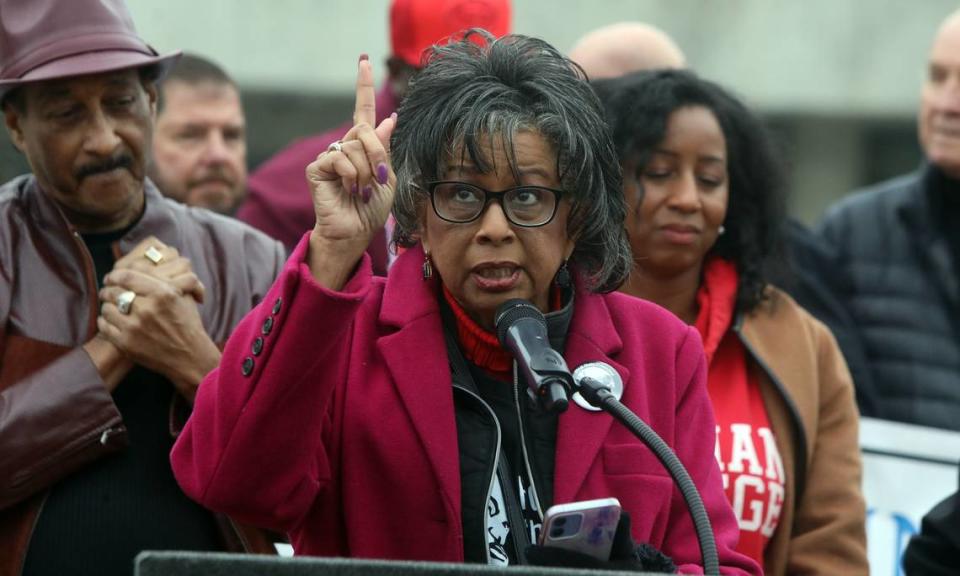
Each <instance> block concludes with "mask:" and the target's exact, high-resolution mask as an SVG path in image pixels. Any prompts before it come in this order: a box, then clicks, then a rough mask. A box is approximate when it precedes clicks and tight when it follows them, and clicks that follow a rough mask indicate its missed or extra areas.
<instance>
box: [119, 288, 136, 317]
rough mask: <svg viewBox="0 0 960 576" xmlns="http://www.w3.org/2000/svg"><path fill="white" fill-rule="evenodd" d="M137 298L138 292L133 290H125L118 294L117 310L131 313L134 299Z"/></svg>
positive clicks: (122, 312)
mask: <svg viewBox="0 0 960 576" xmlns="http://www.w3.org/2000/svg"><path fill="white" fill-rule="evenodd" d="M136 299H137V293H136V292H134V291H132V290H125V291H123V292H121V293H120V295H119V296H117V310H120V313H121V314H129V313H130V307H131V306H133V301H134V300H136Z"/></svg>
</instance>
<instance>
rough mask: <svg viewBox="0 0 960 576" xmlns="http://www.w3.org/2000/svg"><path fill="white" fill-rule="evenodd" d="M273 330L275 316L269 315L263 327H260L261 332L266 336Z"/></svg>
mask: <svg viewBox="0 0 960 576" xmlns="http://www.w3.org/2000/svg"><path fill="white" fill-rule="evenodd" d="M271 330H273V316H267V319H266V320H264V321H263V327H262V328H260V332H262V333H263V335H264V336H266V335H267V334H269V333H270V331H271Z"/></svg>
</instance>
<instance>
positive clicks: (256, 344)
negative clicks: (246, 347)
mask: <svg viewBox="0 0 960 576" xmlns="http://www.w3.org/2000/svg"><path fill="white" fill-rule="evenodd" d="M261 352H263V338H262V337H260V336H257V339H256V340H254V341H253V355H254V356H259V355H260V353H261Z"/></svg>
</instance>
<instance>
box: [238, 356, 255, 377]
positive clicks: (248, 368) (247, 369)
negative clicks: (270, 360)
mask: <svg viewBox="0 0 960 576" xmlns="http://www.w3.org/2000/svg"><path fill="white" fill-rule="evenodd" d="M240 370H241V372H243V375H244V376H249V375H250V373H251V372H253V358H251V357H249V356H247V357H246V358H244V359H243V366H241V368H240Z"/></svg>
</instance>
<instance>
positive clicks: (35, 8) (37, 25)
mask: <svg viewBox="0 0 960 576" xmlns="http://www.w3.org/2000/svg"><path fill="white" fill-rule="evenodd" d="M179 56H180V52H179V51H176V52H172V53H170V54H165V55H162V56H161V55H160V54H158V53H157V51H156V50H154V49H153V48H151V47H150V46H149V45H148V44H147V43H146V42H144V41H143V40H142V39H141V38H140V36H138V35H137V30H136V28H134V25H133V19H132V18H131V17H130V12H129V11H128V10H127V7H126V5H125V4H124V2H123V0H0V100H2V99H3V97H4V96H5V95H6V94H7V92H9V91H10V90H12V89H14V88H16V87H18V86H21V85H23V84H26V83H28V82H37V81H40V80H53V79H56V78H66V77H69V76H81V75H84V74H97V73H100V72H111V71H113V70H123V69H125V68H139V67H141V66H150V65H156V66H158V75H159V76H162V75H163V74H165V73H166V72H167V71H168V70H169V68H170V67H171V66H172V65H173V64H174V63H175V62H176V61H177V58H178V57H179Z"/></svg>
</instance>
